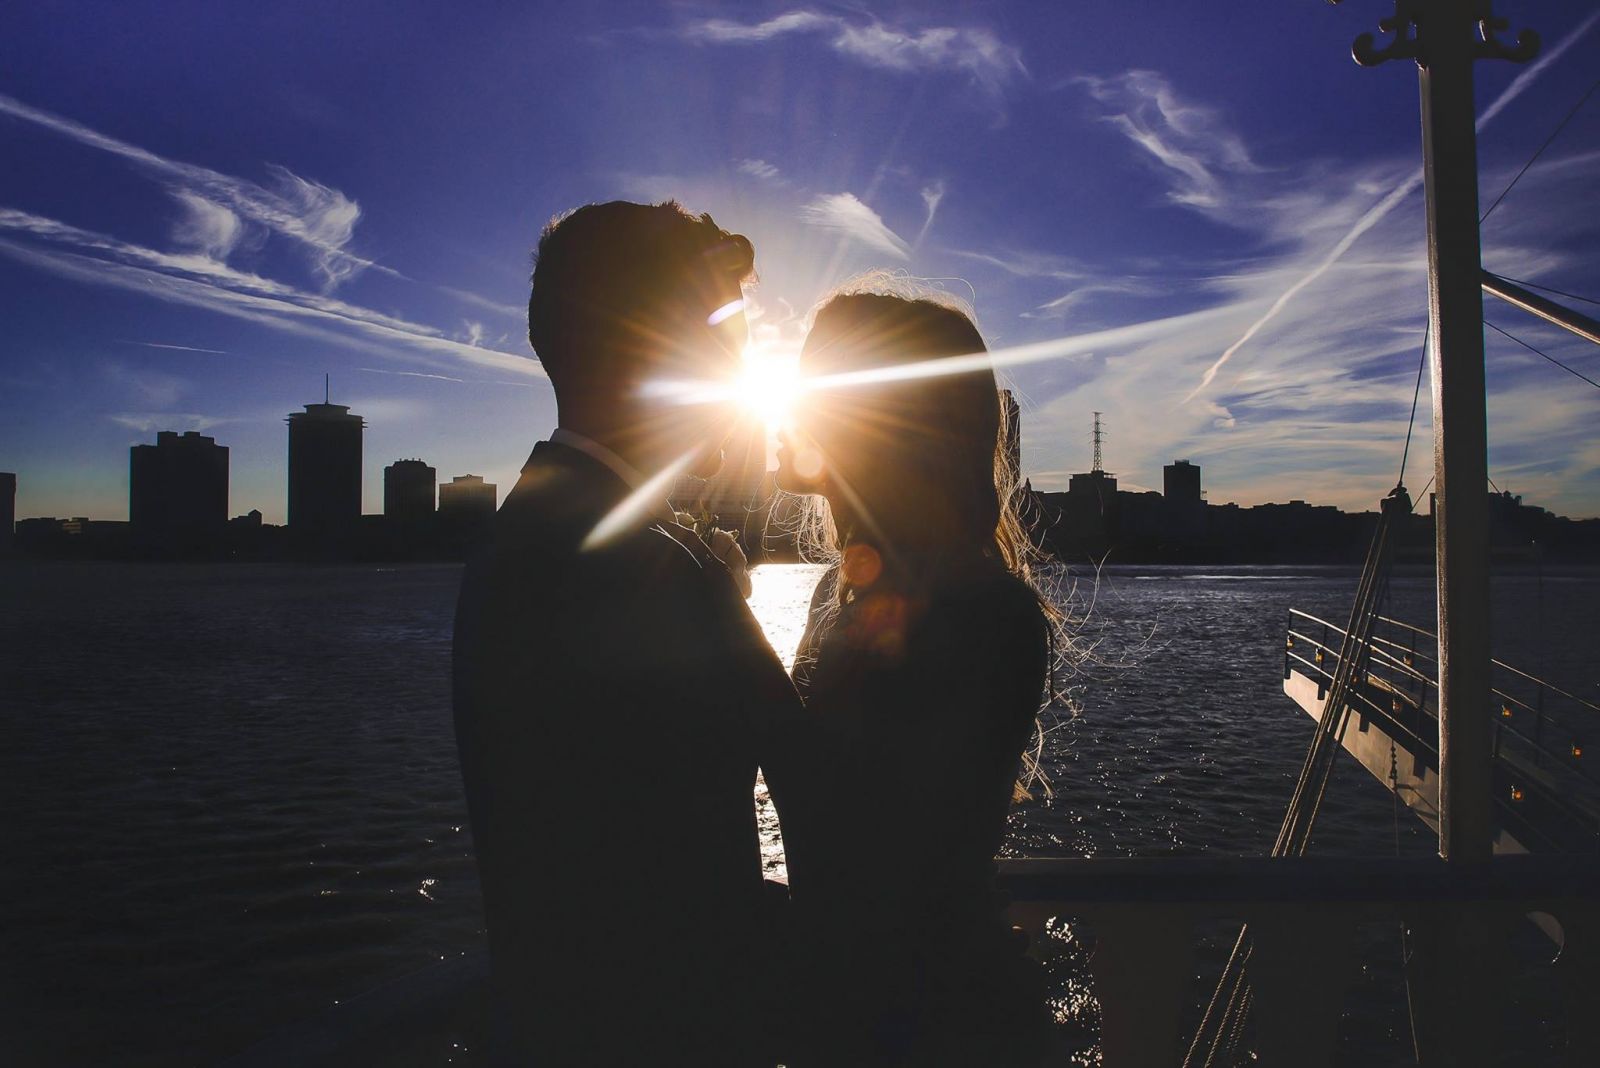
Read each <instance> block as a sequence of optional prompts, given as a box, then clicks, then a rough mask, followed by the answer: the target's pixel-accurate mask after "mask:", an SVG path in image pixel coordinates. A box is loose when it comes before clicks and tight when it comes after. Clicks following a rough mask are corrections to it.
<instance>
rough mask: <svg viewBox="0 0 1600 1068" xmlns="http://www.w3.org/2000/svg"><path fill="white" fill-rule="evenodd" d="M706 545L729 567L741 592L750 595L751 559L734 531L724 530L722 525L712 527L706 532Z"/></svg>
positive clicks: (729, 571) (729, 572) (713, 554)
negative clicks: (745, 553) (734, 534)
mask: <svg viewBox="0 0 1600 1068" xmlns="http://www.w3.org/2000/svg"><path fill="white" fill-rule="evenodd" d="M705 543H706V547H707V548H709V549H710V550H711V555H712V556H715V557H716V558H717V559H718V560H721V561H722V562H723V564H724V565H726V566H727V568H728V574H730V575H732V576H733V581H734V583H735V584H737V585H738V587H739V592H740V593H741V594H743V595H744V596H745V597H749V596H750V590H751V583H750V561H749V559H748V558H747V557H746V556H745V555H744V550H743V549H742V548H740V547H739V539H738V538H736V537H734V536H733V532H732V531H729V530H723V529H722V528H721V527H712V528H711V529H710V530H709V531H707V532H706V536H705Z"/></svg>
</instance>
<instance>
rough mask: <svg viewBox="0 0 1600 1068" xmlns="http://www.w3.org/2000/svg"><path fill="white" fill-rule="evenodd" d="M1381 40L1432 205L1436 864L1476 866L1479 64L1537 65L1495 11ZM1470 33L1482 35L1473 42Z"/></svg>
mask: <svg viewBox="0 0 1600 1068" xmlns="http://www.w3.org/2000/svg"><path fill="white" fill-rule="evenodd" d="M1378 25H1379V28H1380V29H1381V30H1382V31H1383V32H1384V33H1386V34H1389V35H1390V36H1391V39H1390V41H1389V42H1388V43H1387V44H1385V45H1384V46H1383V47H1382V48H1378V47H1376V46H1375V44H1374V41H1373V38H1372V35H1371V34H1362V35H1361V36H1360V37H1358V38H1356V41H1355V46H1354V48H1353V49H1352V53H1353V54H1354V56H1355V59H1356V62H1357V63H1360V64H1361V65H1362V66H1376V65H1378V64H1379V63H1383V62H1385V61H1386V60H1390V59H1400V58H1410V59H1414V60H1416V63H1417V71H1418V83H1419V88H1420V90H1421V96H1422V166H1423V184H1424V188H1425V190H1426V195H1427V205H1428V318H1429V324H1430V330H1429V335H1430V338H1431V340H1430V344H1431V346H1432V351H1431V353H1430V355H1431V357H1432V364H1433V442H1434V444H1433V469H1434V482H1435V485H1436V487H1437V489H1436V491H1435V492H1436V494H1437V496H1436V498H1435V500H1436V502H1437V503H1436V506H1435V508H1434V523H1435V548H1436V552H1437V560H1438V566H1437V574H1436V583H1437V591H1438V606H1439V607H1438V624H1439V808H1440V821H1439V853H1440V855H1441V856H1443V857H1445V859H1447V860H1451V861H1461V862H1469V863H1470V862H1477V861H1484V860H1488V859H1489V857H1490V855H1491V852H1492V843H1491V841H1490V838H1489V793H1490V778H1489V768H1490V751H1489V749H1490V745H1489V731H1490V721H1489V689H1490V679H1489V656H1490V653H1489V508H1488V491H1487V489H1486V488H1485V487H1486V485H1487V482H1488V477H1489V472H1488V459H1487V454H1488V433H1487V427H1486V421H1485V416H1484V372H1483V293H1482V289H1481V288H1480V287H1481V285H1482V282H1483V268H1482V265H1481V262H1480V258H1479V240H1478V146H1477V131H1476V129H1475V126H1474V121H1475V119H1474V115H1473V97H1472V64H1473V62H1474V61H1475V60H1476V59H1478V58H1479V57H1485V58H1501V59H1511V60H1516V61H1518V62H1522V61H1526V60H1528V59H1531V58H1533V56H1534V55H1535V54H1536V53H1537V52H1538V48H1539V39H1538V36H1537V35H1536V34H1534V33H1533V32H1532V31H1531V30H1524V31H1522V33H1521V34H1519V35H1518V38H1517V43H1516V45H1514V46H1507V45H1505V44H1503V43H1502V42H1500V41H1499V40H1498V39H1497V37H1496V34H1497V33H1499V32H1500V31H1503V30H1504V29H1505V27H1506V21H1505V20H1504V19H1501V18H1496V17H1495V16H1494V15H1493V13H1492V12H1491V10H1490V4H1489V0H1470V2H1469V0H1395V13H1394V16H1393V17H1392V18H1388V19H1384V20H1383V21H1381V22H1380V23H1379V24H1378ZM1475 29H1476V31H1477V32H1476V33H1474V30H1475Z"/></svg>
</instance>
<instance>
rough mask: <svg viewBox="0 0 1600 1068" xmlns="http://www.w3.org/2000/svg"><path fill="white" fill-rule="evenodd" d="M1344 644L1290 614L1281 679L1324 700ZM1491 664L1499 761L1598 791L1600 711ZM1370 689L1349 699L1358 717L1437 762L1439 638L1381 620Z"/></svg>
mask: <svg viewBox="0 0 1600 1068" xmlns="http://www.w3.org/2000/svg"><path fill="white" fill-rule="evenodd" d="M1344 637H1345V630H1344V628H1343V627H1340V626H1338V625H1337V624H1335V623H1332V622H1329V621H1328V620H1325V619H1321V618H1319V617H1317V616H1314V615H1312V614H1311V613H1309V612H1303V611H1301V610H1299V609H1290V612H1289V627H1288V633H1287V635H1286V637H1285V640H1284V664H1283V669H1284V677H1285V678H1288V676H1289V672H1290V671H1291V670H1296V669H1298V670H1299V671H1300V673H1301V674H1303V675H1306V676H1308V677H1309V678H1312V679H1314V680H1315V681H1316V682H1317V684H1318V689H1319V696H1321V691H1323V690H1325V688H1326V686H1327V684H1328V683H1329V682H1331V681H1332V679H1333V675H1334V672H1335V671H1336V670H1337V667H1338V662H1339V655H1340V653H1339V650H1340V645H1341V643H1342V642H1343V640H1344ZM1491 664H1492V669H1491V673H1490V678H1491V688H1490V697H1491V699H1492V704H1491V708H1492V709H1493V711H1494V717H1493V724H1494V726H1493V729H1492V731H1491V744H1492V746H1493V752H1494V755H1495V757H1496V758H1500V757H1503V756H1504V757H1508V758H1510V759H1511V761H1512V762H1513V763H1515V764H1517V765H1519V766H1525V767H1526V768H1527V769H1528V770H1529V772H1530V773H1531V774H1536V775H1540V776H1548V777H1550V778H1552V779H1553V780H1556V781H1566V782H1570V783H1571V784H1572V785H1574V786H1576V787H1578V788H1579V789H1585V790H1587V789H1593V788H1595V787H1600V772H1597V771H1596V769H1595V768H1594V766H1593V765H1594V763H1595V761H1594V758H1592V757H1587V758H1586V756H1585V752H1586V741H1585V740H1586V738H1588V737H1590V736H1593V735H1595V734H1596V733H1597V732H1600V705H1596V704H1595V703H1593V702H1591V701H1587V700H1585V699H1584V698H1581V697H1578V696H1577V695H1575V694H1573V693H1571V692H1570V691H1568V690H1565V689H1562V688H1561V687H1559V686H1555V685H1552V684H1551V683H1549V682H1547V681H1545V680H1543V679H1541V678H1538V677H1536V676H1534V675H1531V674H1529V673H1528V672H1526V671H1523V670H1522V669H1520V668H1517V667H1514V666H1512V665H1510V664H1507V663H1505V662H1503V661H1500V660H1494V661H1492V662H1491ZM1367 682H1368V685H1367V686H1365V687H1361V688H1359V691H1358V692H1356V693H1353V695H1352V703H1353V704H1354V705H1355V706H1356V711H1357V712H1358V714H1363V715H1364V714H1366V713H1368V712H1371V713H1375V714H1377V715H1379V716H1380V717H1381V718H1383V719H1385V720H1388V721H1391V722H1394V723H1395V724H1396V726H1398V727H1399V729H1400V730H1401V732H1402V733H1404V734H1407V735H1409V736H1410V739H1409V740H1411V741H1414V742H1415V743H1416V744H1417V746H1418V747H1419V748H1420V750H1421V751H1423V752H1426V753H1429V754H1431V755H1432V756H1433V757H1434V758H1435V759H1436V758H1437V755H1438V752H1437V750H1438V741H1437V730H1436V728H1435V727H1434V726H1433V723H1434V722H1435V721H1434V719H1433V716H1434V709H1435V708H1436V698H1437V695H1438V689H1439V684H1438V639H1437V638H1436V637H1435V635H1434V634H1433V633H1432V632H1430V631H1427V630H1424V629H1423V628H1421V627H1417V626H1414V625H1412V624H1410V623H1405V622H1402V621H1400V620H1396V619H1390V618H1388V617H1387V616H1380V617H1378V626H1377V628H1376V629H1375V630H1374V632H1373V636H1372V639H1371V641H1370V643H1369V646H1368V662H1367ZM1379 695H1387V697H1388V701H1387V704H1388V706H1389V707H1388V708H1383V707H1381V700H1382V699H1381V697H1380V696H1379ZM1408 712H1409V713H1410V714H1409V715H1408V714H1407V713H1408ZM1419 728H1420V729H1419Z"/></svg>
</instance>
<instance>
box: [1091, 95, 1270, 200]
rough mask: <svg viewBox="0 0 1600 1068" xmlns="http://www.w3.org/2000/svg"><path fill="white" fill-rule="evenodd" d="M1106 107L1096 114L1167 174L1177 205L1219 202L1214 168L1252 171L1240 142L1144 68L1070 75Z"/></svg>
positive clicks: (1211, 112) (1208, 112)
mask: <svg viewBox="0 0 1600 1068" xmlns="http://www.w3.org/2000/svg"><path fill="white" fill-rule="evenodd" d="M1076 81H1077V82H1078V84H1080V85H1082V86H1084V87H1085V88H1086V89H1087V90H1088V92H1089V95H1090V96H1092V97H1093V98H1094V99H1095V100H1096V101H1097V102H1098V103H1100V104H1101V105H1103V106H1104V107H1105V108H1106V114H1104V115H1102V116H1101V118H1102V119H1103V120H1104V121H1106V122H1108V123H1110V124H1111V125H1113V126H1115V127H1116V128H1117V129H1119V130H1121V131H1122V132H1123V133H1124V134H1125V135H1127V137H1128V139H1129V140H1130V141H1132V142H1133V143H1134V144H1136V145H1138V146H1139V147H1140V148H1142V149H1143V150H1144V151H1145V152H1146V153H1148V154H1149V156H1150V157H1151V158H1152V159H1154V160H1155V162H1156V163H1157V164H1158V165H1159V166H1161V167H1163V168H1165V169H1166V170H1167V171H1168V172H1169V173H1170V174H1171V176H1172V178H1173V188H1172V190H1171V191H1170V192H1169V193H1168V196H1169V197H1170V198H1171V199H1172V200H1173V201H1175V202H1177V203H1179V204H1186V205H1189V206H1190V207H1194V208H1202V209H1215V208H1219V207H1221V206H1222V196H1221V192H1220V188H1221V180H1220V178H1219V176H1218V175H1219V172H1229V171H1232V172H1248V171H1252V170H1255V169H1256V168H1255V164H1254V163H1253V162H1251V159H1250V154H1249V152H1248V151H1246V149H1245V146H1244V142H1242V141H1241V140H1240V139H1239V138H1238V137H1237V136H1236V135H1234V134H1233V133H1232V132H1231V131H1230V130H1228V129H1227V128H1226V126H1225V125H1224V124H1223V123H1222V121H1221V120H1220V117H1219V116H1218V114H1217V113H1216V112H1215V111H1214V110H1212V109H1210V108H1207V107H1203V106H1201V105H1199V104H1196V103H1194V102H1192V101H1188V100H1185V99H1184V98H1182V97H1181V96H1180V95H1179V94H1178V93H1177V92H1176V91H1175V90H1174V89H1173V87H1172V86H1171V85H1170V84H1169V83H1168V82H1167V80H1166V78H1164V77H1162V76H1161V75H1160V74H1157V73H1156V72H1155V71H1149V70H1130V71H1125V72H1123V73H1121V74H1117V75H1111V76H1108V77H1096V76H1094V75H1083V76H1081V77H1079V78H1077V79H1076Z"/></svg>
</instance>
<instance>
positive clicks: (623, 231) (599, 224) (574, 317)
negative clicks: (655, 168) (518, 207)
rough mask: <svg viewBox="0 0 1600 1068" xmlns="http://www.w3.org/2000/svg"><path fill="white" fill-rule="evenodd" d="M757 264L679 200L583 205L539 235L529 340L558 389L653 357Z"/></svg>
mask: <svg viewBox="0 0 1600 1068" xmlns="http://www.w3.org/2000/svg"><path fill="white" fill-rule="evenodd" d="M754 262H755V253H754V251H753V250H752V249H751V247H750V242H749V241H748V240H747V239H746V238H744V237H742V236H741V235H738V234H730V233H728V232H727V231H726V230H722V229H720V228H719V227H718V226H717V224H716V223H715V222H713V221H712V218H711V216H710V215H699V216H695V215H691V214H690V213H689V212H687V211H685V210H684V209H683V207H682V206H681V205H679V204H678V202H677V201H675V200H669V201H666V202H665V203H661V204H631V203H628V202H626V201H621V200H614V201H611V202H610V203H607V204H588V205H585V206H584V207H581V208H578V209H577V210H575V211H572V212H568V213H567V214H564V215H558V216H556V217H555V218H553V219H551V220H550V222H549V224H547V225H546V226H545V228H544V232H543V233H542V234H540V236H539V247H538V250H537V251H536V252H535V253H534V269H533V292H532V295H531V296H530V297H529V299H528V341H529V343H530V344H532V345H533V350H534V352H535V353H536V354H537V355H538V357H539V362H540V363H541V364H542V365H543V366H544V369H545V372H546V373H547V374H548V375H549V376H550V380H551V383H552V384H553V385H555V387H556V389H557V391H558V392H559V391H560V390H561V388H562V386H563V383H571V384H573V385H577V384H579V383H580V382H582V381H583V380H584V377H585V376H586V375H587V374H590V373H596V374H610V373H613V372H614V371H615V370H617V369H620V368H622V367H626V366H629V365H631V364H632V363H634V362H637V361H641V360H645V359H648V358H649V357H650V356H651V355H652V354H654V353H655V352H657V351H659V350H660V349H661V348H662V346H663V343H664V342H665V343H668V344H670V341H671V338H672V337H673V336H674V335H675V334H676V332H677V330H679V329H681V328H682V327H683V325H684V324H686V323H689V322H696V321H697V322H700V323H704V322H705V317H706V316H707V315H708V314H709V313H710V312H712V311H714V310H715V308H716V307H717V305H718V304H720V303H723V300H719V299H717V298H716V297H715V295H716V294H719V293H724V292H726V291H727V289H728V287H729V283H733V284H735V285H736V284H738V283H740V282H742V281H744V280H746V279H747V278H749V277H750V276H751V274H752V270H753V267H754ZM702 305H706V306H704V307H702ZM691 317H693V318H691ZM619 361H620V362H619Z"/></svg>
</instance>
